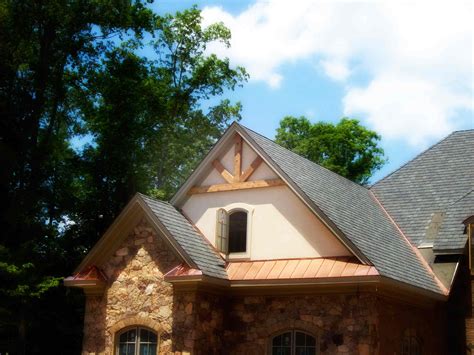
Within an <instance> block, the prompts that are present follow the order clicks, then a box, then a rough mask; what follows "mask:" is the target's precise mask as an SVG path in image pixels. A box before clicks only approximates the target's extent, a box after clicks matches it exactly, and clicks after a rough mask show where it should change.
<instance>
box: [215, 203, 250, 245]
mask: <svg viewBox="0 0 474 355" xmlns="http://www.w3.org/2000/svg"><path fill="white" fill-rule="evenodd" d="M247 224H248V212H247V211H245V210H241V209H239V210H235V211H230V212H227V211H226V210H225V209H223V208H220V209H219V210H218V211H217V226H216V247H217V249H218V250H219V251H220V252H222V253H224V254H231V253H245V252H247Z"/></svg>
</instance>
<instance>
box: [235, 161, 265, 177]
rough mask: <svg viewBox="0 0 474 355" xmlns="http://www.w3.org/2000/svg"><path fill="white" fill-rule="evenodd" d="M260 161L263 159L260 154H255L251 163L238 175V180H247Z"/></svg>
mask: <svg viewBox="0 0 474 355" xmlns="http://www.w3.org/2000/svg"><path fill="white" fill-rule="evenodd" d="M262 161H263V159H262V158H261V157H260V156H257V157H256V158H255V159H254V161H253V162H252V164H250V166H249V167H248V168H247V169H245V171H244V172H243V173H242V175H240V181H242V182H244V181H247V179H248V178H249V177H250V175H252V174H253V173H254V172H255V170H257V168H258V167H259V166H260V164H262Z"/></svg>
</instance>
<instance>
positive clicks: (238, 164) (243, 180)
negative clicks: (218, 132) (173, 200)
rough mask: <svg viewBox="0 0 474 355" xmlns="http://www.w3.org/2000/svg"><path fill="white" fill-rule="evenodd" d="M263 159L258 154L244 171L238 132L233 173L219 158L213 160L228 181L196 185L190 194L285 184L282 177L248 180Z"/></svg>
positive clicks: (240, 138) (216, 167) (235, 141)
mask: <svg viewBox="0 0 474 355" xmlns="http://www.w3.org/2000/svg"><path fill="white" fill-rule="evenodd" d="M262 161H263V160H262V158H261V157H260V156H257V157H256V158H255V159H254V161H253V162H252V163H251V164H250V165H249V167H248V168H247V169H245V170H244V171H242V137H241V136H240V135H239V134H236V135H235V138H234V172H233V174H231V173H230V172H229V171H228V170H227V169H226V168H225V167H224V166H223V165H222V163H221V162H220V161H219V160H218V159H215V160H214V161H213V162H212V166H213V167H214V169H216V170H217V171H218V172H219V174H220V175H221V176H222V178H223V179H224V180H225V181H226V182H227V183H225V184H216V185H209V186H194V187H192V188H191V189H190V190H189V192H188V194H189V195H194V194H202V193H207V192H220V191H233V190H243V189H256V188H262V187H270V186H281V185H285V183H284V182H283V180H282V179H270V180H253V181H248V179H249V178H250V176H252V174H253V173H254V172H255V171H256V170H257V168H258V167H259V166H260V164H262Z"/></svg>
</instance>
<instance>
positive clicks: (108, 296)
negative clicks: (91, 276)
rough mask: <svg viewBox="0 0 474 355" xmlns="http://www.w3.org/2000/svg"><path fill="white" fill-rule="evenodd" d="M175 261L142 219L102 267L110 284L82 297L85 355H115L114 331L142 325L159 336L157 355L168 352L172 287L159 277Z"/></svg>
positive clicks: (174, 257)
mask: <svg viewBox="0 0 474 355" xmlns="http://www.w3.org/2000/svg"><path fill="white" fill-rule="evenodd" d="M178 263H179V260H178V258H177V257H176V255H175V254H174V253H173V252H172V251H171V250H170V249H169V248H168V246H167V245H166V244H165V242H164V241H163V240H162V239H161V237H159V236H158V235H157V234H156V232H155V231H154V230H153V229H152V228H151V227H150V226H149V225H148V224H147V223H146V221H145V220H142V221H141V222H140V223H139V224H138V225H137V226H136V227H135V228H134V230H133V231H132V232H131V233H130V234H129V235H128V237H126V239H125V240H124V242H123V244H122V245H121V247H120V248H119V249H118V250H117V251H116V252H115V253H114V255H113V256H112V257H111V258H110V259H109V260H108V261H107V262H106V263H105V264H103V265H99V266H100V267H101V269H102V270H103V271H104V272H105V274H106V275H107V278H108V280H109V285H108V288H107V290H106V291H105V293H104V294H103V295H102V296H92V295H89V296H87V298H86V311H85V319H84V341H83V354H113V352H114V341H115V339H114V336H115V334H116V332H117V331H119V330H120V329H123V328H125V327H127V326H131V325H143V326H147V327H150V328H152V329H154V330H156V331H157V332H159V333H160V354H168V353H170V351H171V330H172V322H173V317H172V312H173V288H172V285H171V284H169V283H168V282H165V281H164V280H163V275H164V274H165V273H166V272H168V271H169V270H171V269H172V268H173V267H174V266H176V265H178Z"/></svg>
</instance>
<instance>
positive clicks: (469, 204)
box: [433, 191, 474, 250]
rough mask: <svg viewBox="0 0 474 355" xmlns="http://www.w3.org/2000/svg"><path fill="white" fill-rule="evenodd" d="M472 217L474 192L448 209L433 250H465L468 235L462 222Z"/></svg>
mask: <svg viewBox="0 0 474 355" xmlns="http://www.w3.org/2000/svg"><path fill="white" fill-rule="evenodd" d="M470 216H474V191H471V192H469V193H468V194H467V195H465V196H463V197H462V198H461V199H459V200H458V201H456V202H454V203H452V204H451V205H449V206H448V207H447V210H446V216H445V217H444V220H443V223H442V225H441V229H440V231H439V234H438V236H437V238H436V239H435V241H434V246H433V248H434V249H435V250H450V249H463V248H464V246H465V245H466V234H465V233H464V232H465V226H464V224H463V223H462V221H464V220H465V219H467V218H468V217H470Z"/></svg>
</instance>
